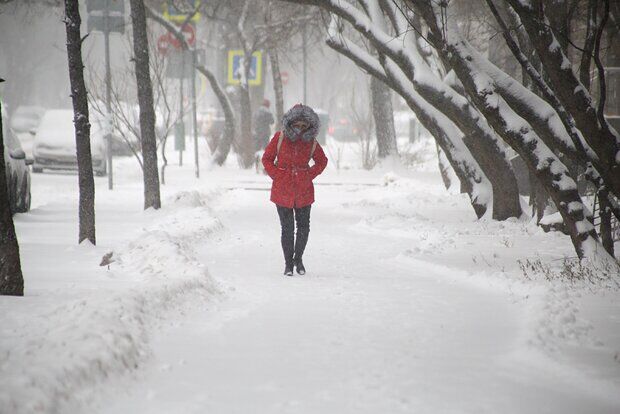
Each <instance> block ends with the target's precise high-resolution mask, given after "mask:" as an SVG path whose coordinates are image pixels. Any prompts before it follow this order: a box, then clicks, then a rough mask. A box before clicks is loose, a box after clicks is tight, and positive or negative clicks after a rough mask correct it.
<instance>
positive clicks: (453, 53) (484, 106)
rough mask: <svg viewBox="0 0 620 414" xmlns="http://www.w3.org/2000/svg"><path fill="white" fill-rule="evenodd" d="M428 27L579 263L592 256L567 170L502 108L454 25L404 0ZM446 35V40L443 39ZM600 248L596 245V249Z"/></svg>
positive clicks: (417, 1) (428, 3)
mask: <svg viewBox="0 0 620 414" xmlns="http://www.w3.org/2000/svg"><path fill="white" fill-rule="evenodd" d="M409 1H410V3H412V5H413V7H414V9H415V10H416V11H417V12H418V13H420V15H421V16H422V18H423V19H424V20H425V21H426V23H427V25H428V26H429V28H430V34H429V37H430V40H431V42H432V43H433V44H434V46H435V47H436V49H437V51H438V52H439V55H440V57H441V59H442V60H443V61H444V62H446V65H448V66H449V67H451V68H453V69H454V71H455V72H456V74H457V76H458V77H459V79H460V81H461V82H462V83H463V86H464V87H465V90H466V91H467V93H468V95H469V96H470V97H471V99H472V101H473V102H474V104H475V105H476V107H477V108H478V109H479V110H480V111H481V112H482V113H483V114H484V116H485V117H486V119H487V120H488V121H489V124H490V125H491V126H492V127H493V128H494V129H495V131H496V132H497V133H498V134H499V135H500V136H501V137H502V138H503V139H504V140H505V141H506V142H507V143H508V144H509V145H510V146H511V147H512V148H513V149H514V150H515V151H517V153H519V155H520V156H521V157H522V158H523V160H524V161H525V163H526V164H527V166H528V168H529V169H530V170H531V171H532V172H534V173H535V174H536V177H537V178H538V179H539V180H540V183H541V184H542V185H543V186H544V188H545V190H546V191H547V193H548V194H549V196H550V197H551V198H552V200H553V201H554V203H555V205H556V206H557V208H558V210H559V212H560V214H561V215H562V219H563V220H564V224H565V225H566V229H567V231H568V233H569V234H570V237H571V241H572V242H573V246H574V247H575V251H576V253H577V255H578V256H579V257H580V258H583V257H585V256H587V255H588V254H594V250H595V249H596V245H597V244H599V242H598V237H597V234H596V231H595V230H594V227H593V226H592V225H591V223H590V222H589V221H588V220H587V217H586V209H585V206H584V204H583V202H582V200H581V197H580V196H579V193H578V192H577V185H576V183H575V182H574V180H573V179H572V178H571V177H570V175H569V173H568V169H567V168H566V166H565V165H564V164H562V162H561V161H560V160H559V159H558V158H557V157H556V156H555V155H554V154H553V152H552V151H551V150H550V149H549V147H547V146H546V145H545V144H544V142H543V141H542V140H541V139H540V137H538V136H537V135H536V133H535V131H534V130H533V129H532V127H531V126H530V125H529V124H528V123H527V122H526V120H524V119H522V118H520V117H519V116H518V115H517V114H516V113H515V112H514V111H513V110H512V109H511V108H510V106H508V105H507V104H506V102H505V101H504V100H503V98H502V97H501V95H500V94H498V93H497V92H496V87H495V85H494V82H493V80H492V78H491V77H490V76H489V75H488V74H487V73H486V72H485V71H484V70H483V69H482V67H484V66H483V65H484V62H480V61H479V60H482V59H483V58H482V57H481V56H480V55H479V54H477V53H476V52H475V51H474V50H472V49H471V47H470V46H469V44H468V43H467V42H466V41H465V40H463V39H462V37H461V36H460V33H459V32H458V29H457V28H456V25H455V24H453V23H450V22H448V23H449V25H448V26H444V27H442V26H441V24H440V21H441V20H440V19H439V18H438V17H437V14H436V13H439V12H438V11H437V10H436V8H437V7H438V6H437V5H436V4H434V3H433V2H432V0H409ZM446 33H447V34H448V36H449V38H445V37H444V36H445V35H446ZM599 245H600V244H599Z"/></svg>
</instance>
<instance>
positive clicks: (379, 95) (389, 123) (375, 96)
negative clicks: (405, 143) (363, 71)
mask: <svg viewBox="0 0 620 414" xmlns="http://www.w3.org/2000/svg"><path fill="white" fill-rule="evenodd" d="M370 93H371V96H372V98H371V102H372V113H373V116H374V118H375V130H376V134H377V150H378V156H379V158H386V157H388V156H390V155H397V154H398V148H397V146H396V131H395V130H394V110H393V109H392V96H391V93H390V88H389V87H388V86H387V85H386V84H384V83H383V82H381V81H380V80H379V79H377V78H375V77H374V76H371V77H370Z"/></svg>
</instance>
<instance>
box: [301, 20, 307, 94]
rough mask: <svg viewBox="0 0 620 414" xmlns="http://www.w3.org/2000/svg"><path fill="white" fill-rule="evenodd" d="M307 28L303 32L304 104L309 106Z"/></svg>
mask: <svg viewBox="0 0 620 414" xmlns="http://www.w3.org/2000/svg"><path fill="white" fill-rule="evenodd" d="M306 42H307V40H306V26H305V25H304V27H303V30H302V53H303V66H304V104H306V105H308V62H307V50H306V48H307V45H306Z"/></svg>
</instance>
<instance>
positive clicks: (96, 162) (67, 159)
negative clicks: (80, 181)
mask: <svg viewBox="0 0 620 414" xmlns="http://www.w3.org/2000/svg"><path fill="white" fill-rule="evenodd" d="M90 124H91V125H90V151H91V155H92V160H93V171H94V172H95V174H96V175H98V176H104V175H106V172H107V169H106V168H107V167H106V152H105V140H104V122H103V119H102V118H101V117H98V116H96V115H94V114H91V119H90ZM33 155H34V164H33V166H32V171H33V172H35V173H40V172H43V170H44V169H49V170H77V155H76V148H75V128H74V126H73V111H72V110H70V109H52V110H49V111H47V112H46V113H45V115H43V119H42V120H41V124H40V125H39V129H38V131H37V134H36V136H35V138H34V150H33Z"/></svg>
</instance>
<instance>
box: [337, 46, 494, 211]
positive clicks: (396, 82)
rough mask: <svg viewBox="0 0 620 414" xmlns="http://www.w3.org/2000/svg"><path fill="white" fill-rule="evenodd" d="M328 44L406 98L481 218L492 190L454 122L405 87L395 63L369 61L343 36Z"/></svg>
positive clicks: (362, 52)
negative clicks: (440, 150)
mask: <svg viewBox="0 0 620 414" xmlns="http://www.w3.org/2000/svg"><path fill="white" fill-rule="evenodd" d="M327 45H328V46H329V47H331V48H332V49H334V50H335V51H337V52H338V53H341V54H342V55H344V56H346V57H347V58H349V59H351V60H352V61H353V62H354V63H355V64H356V65H357V66H359V67H360V68H361V69H363V70H365V71H366V72H368V73H369V74H371V75H372V76H375V77H377V78H379V79H380V80H381V81H382V82H383V83H385V84H386V85H388V86H389V87H390V88H391V89H392V90H394V91H395V92H396V93H398V94H399V95H400V96H401V97H402V98H403V99H404V100H405V102H406V103H407V105H408V106H409V108H411V110H412V111H413V112H414V113H415V114H416V116H417V117H418V120H419V121H420V123H421V124H422V125H423V126H424V128H426V129H427V130H428V131H429V132H430V133H431V135H433V137H434V138H435V142H436V143H437V144H438V145H439V146H440V147H441V149H442V150H443V152H444V154H445V155H446V158H447V159H448V162H449V163H450V166H451V167H452V169H453V170H454V173H455V174H456V176H457V177H458V179H459V182H460V184H461V192H463V193H467V195H468V196H469V199H470V202H471V205H472V207H473V209H474V211H475V213H476V216H477V217H478V218H480V217H482V216H483V215H484V214H485V213H486V211H487V208H488V206H489V204H490V199H489V198H488V197H487V195H490V194H486V193H487V192H488V193H490V192H491V188H490V186H491V183H490V182H489V181H488V179H487V178H486V176H485V175H484V173H483V172H482V169H481V168H480V166H479V165H478V163H477V162H476V160H475V159H474V157H473V156H472V155H471V153H470V152H469V150H468V149H467V147H466V146H465V145H464V144H463V142H462V141H463V138H464V136H463V133H462V132H461V131H460V130H459V129H458V128H457V127H456V125H454V124H453V123H452V122H451V121H450V120H449V119H448V118H446V116H445V115H444V114H443V113H441V112H440V111H438V110H437V109H436V108H435V107H433V106H432V105H430V104H429V103H428V102H426V101H424V100H423V99H422V97H421V96H420V95H418V94H417V93H416V91H415V90H414V89H413V88H410V89H407V88H406V87H405V86H404V85H405V84H406V82H405V79H404V76H400V77H399V76H398V75H397V71H399V70H400V69H399V68H398V67H397V66H396V65H390V63H391V62H386V60H385V59H382V62H381V64H379V63H378V62H375V61H372V62H371V59H374V58H373V57H371V56H370V54H368V52H366V51H363V50H361V49H360V48H358V47H355V45H353V44H348V43H344V41H343V40H342V39H341V40H337V39H334V38H329V39H327ZM364 54H365V55H364ZM401 73H402V72H401ZM487 185H488V187H489V188H487ZM487 190H488V191H487Z"/></svg>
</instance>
